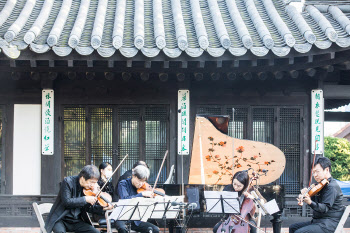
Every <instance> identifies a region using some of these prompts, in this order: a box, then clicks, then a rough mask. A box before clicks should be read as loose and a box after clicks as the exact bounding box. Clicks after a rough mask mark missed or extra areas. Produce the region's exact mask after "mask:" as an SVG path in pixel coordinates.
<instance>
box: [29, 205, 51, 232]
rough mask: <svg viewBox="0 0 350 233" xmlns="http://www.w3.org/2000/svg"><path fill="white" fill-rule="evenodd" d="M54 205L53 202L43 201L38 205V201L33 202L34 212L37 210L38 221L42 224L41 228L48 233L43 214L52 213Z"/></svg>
mask: <svg viewBox="0 0 350 233" xmlns="http://www.w3.org/2000/svg"><path fill="white" fill-rule="evenodd" d="M52 205H53V204H52V203H43V204H40V205H38V203H36V202H33V208H34V212H35V215H36V218H37V219H38V222H39V225H40V230H41V232H43V233H47V232H46V229H45V222H44V219H43V214H48V213H50V210H51V208H52Z"/></svg>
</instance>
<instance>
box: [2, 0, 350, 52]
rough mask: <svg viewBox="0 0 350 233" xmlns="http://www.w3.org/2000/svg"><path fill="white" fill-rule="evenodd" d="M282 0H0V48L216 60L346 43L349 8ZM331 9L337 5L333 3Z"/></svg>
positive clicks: (349, 31)
mask: <svg viewBox="0 0 350 233" xmlns="http://www.w3.org/2000/svg"><path fill="white" fill-rule="evenodd" d="M286 4H288V1H285V0H100V1H98V0H7V1H6V0H0V10H1V11H0V48H1V51H2V52H4V53H5V54H6V55H7V56H8V57H10V58H17V57H18V56H19V55H20V51H21V50H23V49H27V48H28V47H29V48H30V49H31V50H32V51H33V52H35V53H44V52H47V51H49V50H51V49H52V50H53V51H54V52H55V53H56V54H57V55H59V56H67V55H68V54H70V53H71V52H72V51H73V50H75V51H76V52H78V53H79V54H81V55H89V54H91V53H92V52H93V51H94V50H97V52H98V53H99V54H100V55H101V56H102V57H110V56H112V55H113V54H114V53H116V51H117V50H119V52H120V53H121V54H122V55H123V56H125V57H133V56H135V55H136V54H137V53H139V51H140V52H141V53H142V54H144V55H145V56H147V57H154V56H157V55H158V54H159V53H160V52H163V53H165V54H166V55H167V56H169V57H172V58H175V57H178V56H180V55H181V54H182V53H186V54H188V55H189V56H192V57H198V56H201V55H202V54H203V52H205V53H209V55H211V56H214V57H219V56H221V55H222V54H223V53H225V51H227V50H228V51H229V52H230V53H231V54H232V55H234V56H241V55H244V54H245V53H246V52H247V51H248V50H250V51H251V52H252V53H253V54H254V55H256V56H264V55H266V54H267V53H268V52H269V51H270V50H271V51H272V52H273V53H274V54H276V55H277V56H286V55H287V54H288V53H289V52H290V51H291V50H292V49H295V50H296V51H297V52H299V53H307V52H308V51H310V49H311V47H312V45H315V46H316V47H318V48H319V49H327V48H329V47H330V46H331V45H332V44H333V43H336V44H337V45H338V46H340V47H349V46H350V20H349V17H350V15H349V13H348V12H347V11H344V10H347V9H348V8H349V7H347V6H343V5H341V6H339V7H338V6H337V5H332V4H331V6H322V5H320V2H317V4H318V5H317V6H313V5H312V4H308V5H307V7H306V8H305V11H304V12H302V13H299V12H297V11H296V10H295V8H294V7H292V6H289V5H288V6H286ZM334 4H337V3H336V2H334Z"/></svg>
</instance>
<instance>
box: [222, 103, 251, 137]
mask: <svg viewBox="0 0 350 233" xmlns="http://www.w3.org/2000/svg"><path fill="white" fill-rule="evenodd" d="M226 114H227V115H230V122H229V126H228V135H230V136H231V137H232V136H233V137H235V138H240V139H247V138H248V134H247V132H248V128H247V122H248V108H235V117H234V119H232V108H227V109H226ZM233 120H234V121H235V127H234V130H233V131H234V135H233V134H232V128H233V127H232V121H233Z"/></svg>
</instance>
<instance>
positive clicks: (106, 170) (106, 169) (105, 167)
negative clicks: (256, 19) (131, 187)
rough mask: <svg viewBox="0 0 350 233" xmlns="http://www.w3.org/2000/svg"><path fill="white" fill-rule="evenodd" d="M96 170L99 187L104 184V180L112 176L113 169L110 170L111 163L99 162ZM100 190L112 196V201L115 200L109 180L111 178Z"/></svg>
mask: <svg viewBox="0 0 350 233" xmlns="http://www.w3.org/2000/svg"><path fill="white" fill-rule="evenodd" d="M98 170H99V171H100V179H98V182H97V184H98V185H99V186H100V188H102V187H103V185H105V183H106V181H107V180H108V179H109V178H110V177H111V176H112V174H113V170H112V165H111V164H110V163H108V162H103V163H101V164H100V166H99V167H98ZM102 192H106V193H108V194H109V195H111V197H112V201H113V202H114V201H117V199H118V198H117V197H116V194H115V192H114V187H113V184H112V182H111V180H109V181H108V183H107V184H106V186H105V187H104V188H103V189H102Z"/></svg>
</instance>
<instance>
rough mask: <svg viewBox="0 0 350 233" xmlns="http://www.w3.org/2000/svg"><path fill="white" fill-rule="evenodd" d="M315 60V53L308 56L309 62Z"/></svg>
mask: <svg viewBox="0 0 350 233" xmlns="http://www.w3.org/2000/svg"><path fill="white" fill-rule="evenodd" d="M313 61H314V56H313V55H309V56H307V62H309V63H311V62H313Z"/></svg>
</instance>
